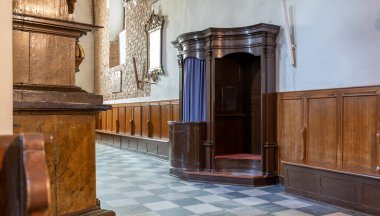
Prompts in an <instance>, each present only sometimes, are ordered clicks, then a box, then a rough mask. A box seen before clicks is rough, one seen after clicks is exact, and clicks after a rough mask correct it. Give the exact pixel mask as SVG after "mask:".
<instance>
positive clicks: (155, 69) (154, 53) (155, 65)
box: [144, 11, 164, 83]
mask: <svg viewBox="0 0 380 216" xmlns="http://www.w3.org/2000/svg"><path fill="white" fill-rule="evenodd" d="M163 25H164V17H163V16H160V15H157V14H155V13H154V11H152V13H151V14H150V16H149V20H148V21H147V22H146V23H145V32H146V38H147V45H148V48H147V58H148V71H147V72H146V74H145V76H144V82H148V83H156V82H157V80H158V76H160V75H163V74H164V69H163V68H162V27H163Z"/></svg>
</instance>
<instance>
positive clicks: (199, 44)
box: [172, 23, 280, 60]
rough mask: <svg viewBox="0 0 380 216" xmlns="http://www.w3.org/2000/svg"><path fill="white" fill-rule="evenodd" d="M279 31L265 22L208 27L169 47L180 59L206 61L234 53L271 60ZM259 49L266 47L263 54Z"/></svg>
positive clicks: (189, 34) (180, 38) (188, 34)
mask: <svg viewBox="0 0 380 216" xmlns="http://www.w3.org/2000/svg"><path fill="white" fill-rule="evenodd" d="M279 30H280V27H279V26H276V25H271V24H264V23H261V24H257V25H252V26H246V27H239V28H208V29H205V30H203V31H196V32H190V33H185V34H182V35H180V36H179V37H178V38H177V40H175V41H173V42H172V44H173V45H174V46H175V47H176V48H177V49H178V52H179V54H180V55H183V59H186V58H188V57H194V58H198V59H201V60H207V59H210V58H221V57H223V56H225V55H227V54H229V53H235V52H245V53H251V54H253V55H256V56H259V55H263V56H268V57H273V56H274V52H275V47H276V37H277V34H278V32H279ZM262 47H264V48H266V49H265V50H264V53H262V52H263V51H262ZM212 55H214V56H212Z"/></svg>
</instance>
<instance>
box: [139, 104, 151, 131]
mask: <svg viewBox="0 0 380 216" xmlns="http://www.w3.org/2000/svg"><path fill="white" fill-rule="evenodd" d="M141 108H142V115H141V121H142V123H141V125H142V136H144V137H149V136H150V135H151V125H152V120H151V118H150V106H149V105H144V106H142V107H141Z"/></svg>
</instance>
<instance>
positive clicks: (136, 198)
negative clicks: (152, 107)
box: [96, 144, 363, 216]
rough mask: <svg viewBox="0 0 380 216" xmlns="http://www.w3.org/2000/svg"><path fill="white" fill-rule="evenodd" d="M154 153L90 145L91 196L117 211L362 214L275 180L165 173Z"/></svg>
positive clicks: (171, 215)
mask: <svg viewBox="0 0 380 216" xmlns="http://www.w3.org/2000/svg"><path fill="white" fill-rule="evenodd" d="M168 173H169V164H168V162H166V161H162V160H159V159H156V158H152V157H148V156H144V155H140V154H136V153H133V152H129V151H123V150H118V149H114V148H111V147H108V146H104V145H101V144H97V145H96V176H97V197H98V198H99V199H100V201H101V207H102V208H105V209H110V210H114V211H115V212H116V214H117V215H120V216H124V215H128V216H130V215H133V216H137V215H141V216H156V215H162V216H187V215H218V216H219V215H220V216H229V215H231V216H232V215H238V216H245V215H247V216H248V215H249V216H252V215H278V216H279V215H284V216H285V215H289V216H290V215H291V216H301V215H336V216H338V215H341V216H343V215H363V214H359V213H355V212H351V211H348V210H345V209H341V208H336V207H332V206H329V205H325V204H323V205H322V204H319V203H316V202H311V201H309V200H305V199H300V198H297V197H294V196H288V195H285V194H284V188H283V187H282V186H280V185H276V186H268V187H260V188H253V187H243V186H231V185H219V184H209V183H199V182H187V181H182V180H180V179H177V178H175V177H172V176H169V174H168Z"/></svg>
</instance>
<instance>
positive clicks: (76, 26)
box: [13, 14, 102, 38]
mask: <svg viewBox="0 0 380 216" xmlns="http://www.w3.org/2000/svg"><path fill="white" fill-rule="evenodd" d="M99 28H102V27H101V26H96V25H89V24H85V23H79V22H73V21H67V20H59V19H51V18H46V17H40V16H31V15H25V14H13V29H14V30H20V31H28V32H37V33H45V34H54V35H60V36H65V37H73V38H79V37H81V36H83V35H86V34H87V32H92V31H95V30H97V29H99Z"/></svg>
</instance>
